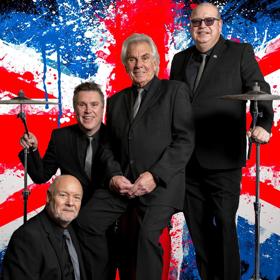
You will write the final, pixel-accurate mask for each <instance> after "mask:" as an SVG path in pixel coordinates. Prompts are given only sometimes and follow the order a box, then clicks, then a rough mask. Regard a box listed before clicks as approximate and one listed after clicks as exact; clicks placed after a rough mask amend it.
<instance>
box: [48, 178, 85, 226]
mask: <svg viewBox="0 0 280 280" xmlns="http://www.w3.org/2000/svg"><path fill="white" fill-rule="evenodd" d="M60 179H61V180H59V181H58V182H57V184H56V186H55V188H54V189H53V190H52V191H48V197H47V205H48V207H47V209H48V210H47V211H48V213H49V215H50V216H51V217H52V218H53V219H54V220H55V221H56V222H57V223H58V224H59V225H60V226H61V227H67V226H68V225H69V224H70V223H71V222H72V221H73V220H74V219H75V218H76V217H77V216H78V213H79V211H80V208H81V201H82V196H83V190H82V187H81V184H80V182H79V181H78V180H77V179H76V178H74V177H72V176H66V177H63V178H62V177H61V178H60Z"/></svg>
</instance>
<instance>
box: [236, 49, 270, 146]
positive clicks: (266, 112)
mask: <svg viewBox="0 0 280 280" xmlns="http://www.w3.org/2000/svg"><path fill="white" fill-rule="evenodd" d="M241 75H242V81H243V85H244V92H246V91H250V90H252V88H253V85H254V83H255V82H257V83H258V85H259V86H260V90H261V91H264V92H267V93H269V94H270V93H271V92H270V86H269V84H268V83H267V82H266V81H265V80H264V77H263V75H262V73H261V71H260V68H259V65H258V63H257V61H256V59H255V55H254V50H253V48H252V46H251V45H249V44H245V45H244V49H243V56H242V61H241ZM258 110H259V112H261V113H262V115H263V116H262V117H259V118H258V120H257V124H256V127H255V129H254V130H250V131H249V132H248V136H252V137H253V138H254V140H256V141H258V142H261V143H262V142H268V141H269V138H270V132H271V127H272V123H273V109H272V102H271V101H258ZM250 112H251V114H252V112H253V102H251V104H250Z"/></svg>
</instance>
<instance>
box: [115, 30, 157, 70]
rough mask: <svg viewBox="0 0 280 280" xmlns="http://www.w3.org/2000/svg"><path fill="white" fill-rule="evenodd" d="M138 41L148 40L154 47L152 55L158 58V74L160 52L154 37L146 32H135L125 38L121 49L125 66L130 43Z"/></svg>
mask: <svg viewBox="0 0 280 280" xmlns="http://www.w3.org/2000/svg"><path fill="white" fill-rule="evenodd" d="M138 42H146V43H148V45H149V46H150V47H151V49H152V55H153V57H154V59H155V60H156V64H157V66H156V74H158V72H159V63H160V59H159V53H158V49H157V46H156V44H155V43H154V41H153V39H152V38H151V37H149V36H148V35H146V34H139V33H133V34H132V35H130V36H129V37H127V38H126V39H125V41H124V42H123V44H122V51H121V60H122V63H123V65H124V66H126V59H127V49H128V47H129V45H130V44H132V43H138Z"/></svg>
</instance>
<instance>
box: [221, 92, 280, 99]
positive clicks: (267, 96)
mask: <svg viewBox="0 0 280 280" xmlns="http://www.w3.org/2000/svg"><path fill="white" fill-rule="evenodd" d="M220 98H222V99H229V100H256V101H258V100H264V101H266V100H267V101H268V100H280V96H279V95H273V94H268V93H267V92H264V91H255V90H252V91H248V92H246V93H243V94H232V95H223V96H221V97H220Z"/></svg>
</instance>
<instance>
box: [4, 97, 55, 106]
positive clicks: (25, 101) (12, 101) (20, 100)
mask: <svg viewBox="0 0 280 280" xmlns="http://www.w3.org/2000/svg"><path fill="white" fill-rule="evenodd" d="M0 104H8V105H9V104H58V102H57V101H49V100H48V101H46V100H45V99H44V100H42V99H41V100H40V99H30V98H27V97H15V98H13V99H10V100H0Z"/></svg>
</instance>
